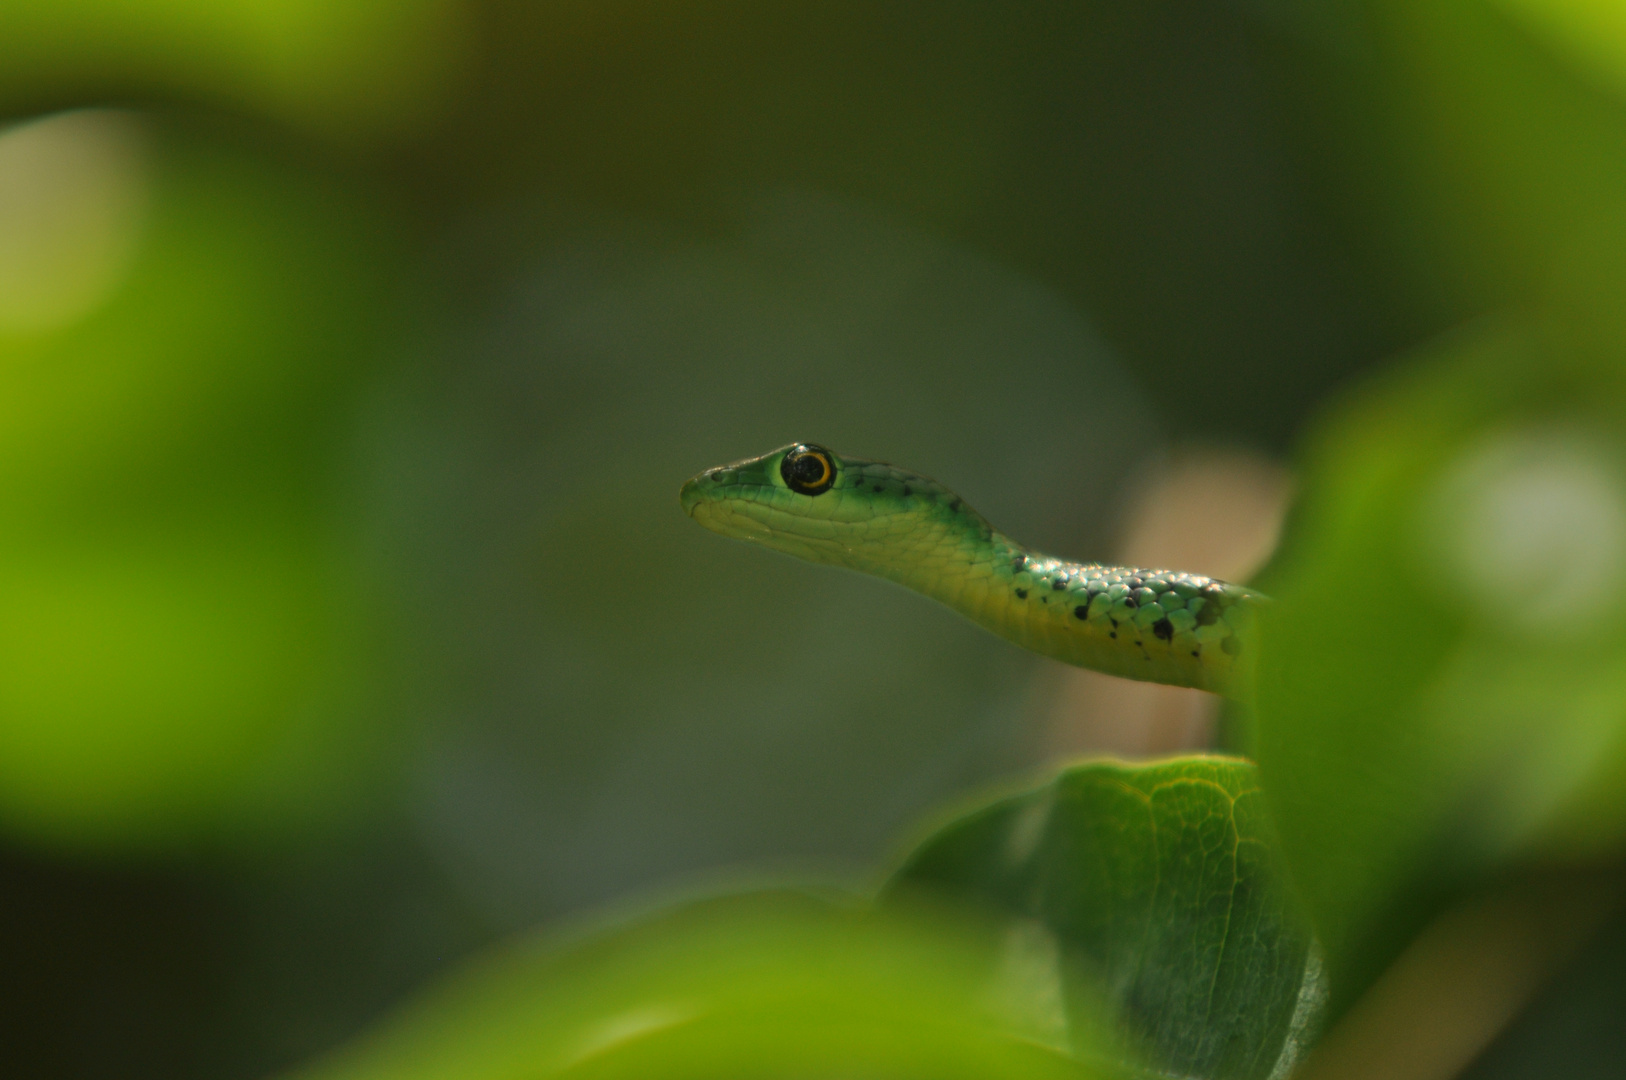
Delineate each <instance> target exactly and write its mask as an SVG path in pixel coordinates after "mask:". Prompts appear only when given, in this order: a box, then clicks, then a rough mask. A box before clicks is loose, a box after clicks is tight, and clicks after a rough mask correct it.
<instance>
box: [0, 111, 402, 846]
mask: <svg viewBox="0 0 1626 1080" xmlns="http://www.w3.org/2000/svg"><path fill="white" fill-rule="evenodd" d="M0 223H12V224H17V225H18V226H19V227H18V228H17V229H14V230H9V231H7V232H6V233H5V234H4V239H0V279H4V280H12V281H16V282H25V283H28V285H29V288H27V289H22V290H18V291H14V292H13V293H12V294H10V295H9V296H8V301H7V302H6V303H3V304H0V520H4V521H5V523H6V525H5V529H4V530H3V532H0V612H3V616H0V619H3V629H0V822H3V826H4V827H5V828H6V829H8V830H10V831H12V832H13V833H22V834H26V835H29V836H31V837H33V838H35V839H39V838H42V837H43V838H49V839H50V840H51V841H52V842H55V843H63V844H79V845H90V846H108V845H112V846H123V845H136V846H145V845H152V844H157V845H163V844H169V843H174V842H189V841H190V840H193V839H195V838H196V837H198V836H199V835H200V834H207V833H209V832H211V831H213V830H216V829H218V828H220V827H221V826H222V825H223V823H225V822H226V821H233V822H235V823H236V824H239V825H243V826H245V827H247V828H250V829H252V830H255V831H261V832H267V831H269V832H275V831H277V830H279V829H281V828H283V827H285V826H287V825H289V824H290V823H291V822H293V821H295V820H299V819H307V820H308V819H312V818H316V819H320V818H321V817H323V816H324V814H326V813H327V812H328V811H329V810H330V809H331V808H332V807H333V806H336V805H338V804H340V803H342V802H343V801H344V800H343V799H342V798H341V797H340V794H341V793H342V792H347V791H353V790H358V789H360V788H363V787H365V785H363V784H360V783H359V782H358V781H359V779H360V776H361V774H362V773H365V772H366V771H369V769H368V768H360V769H359V771H358V767H359V766H360V765H361V761H362V758H361V757H360V756H358V755H357V753H356V750H357V749H359V748H360V747H361V746H362V745H364V744H366V743H367V742H368V740H369V739H370V738H371V736H370V735H366V734H365V733H366V732H367V730H368V729H369V726H370V725H369V722H368V721H367V719H366V717H368V715H369V705H368V698H369V696H370V695H372V694H374V693H375V692H376V690H377V687H376V683H375V681H374V680H373V678H372V676H371V675H370V674H369V670H368V668H369V664H368V661H369V654H370V653H371V651H372V650H373V644H372V641H371V631H370V620H371V615H370V613H369V610H368V608H369V604H368V600H367V599H366V593H367V587H366V586H365V585H364V584H363V582H362V581H361V579H360V576H359V575H358V574H357V572H356V570H355V569H354V568H353V567H352V566H350V565H349V563H350V561H351V560H352V559H353V556H352V555H350V554H348V551H349V546H348V545H349V543H350V542H349V541H347V540H346V536H347V533H348V532H349V530H350V529H351V528H352V526H350V525H349V524H347V522H346V521H345V519H344V514H343V512H342V511H340V510H338V509H337V508H336V507H335V503H336V501H337V500H336V499H335V497H334V496H335V494H336V492H335V490H334V489H335V488H336V487H337V477H338V475H339V474H340V472H341V470H342V468H343V467H342V466H341V464H340V461H341V455H342V453H343V446H344V441H343V440H344V438H345V434H344V432H345V430H346V417H347V416H348V415H349V414H350V413H351V412H352V411H353V410H354V409H355V403H356V400H357V396H358V393H359V388H360V386H361V382H362V377H363V375H364V374H365V373H366V372H368V371H369V370H371V369H372V368H373V367H374V366H375V365H376V361H377V359H378V357H379V356H380V355H381V353H382V352H383V351H384V350H385V348H386V344H385V340H386V339H385V334H386V332H387V331H386V327H385V325H384V322H385V319H387V317H388V312H389V311H390V310H391V309H392V305H393V304H394V303H395V299H394V295H393V291H392V287H391V286H390V284H389V282H390V274H389V271H388V269H387V262H388V259H389V252H390V250H391V249H390V246H389V244H388V243H387V241H386V239H385V238H386V236H387V234H386V233H385V232H384V230H383V229H382V228H380V227H379V225H378V223H377V222H376V221H375V220H374V219H373V218H372V216H371V215H370V214H368V213H367V212H365V211H364V210H363V209H362V208H361V207H359V206H358V205H357V204H356V203H355V202H353V201H351V200H349V199H347V198H345V197H344V195H343V193H342V191H341V190H340V189H339V188H338V187H336V186H332V185H326V184H324V183H322V182H321V180H320V179H317V178H315V177H312V176H310V175H309V174H304V173H302V172H300V171H299V170H294V169H290V168H287V167H286V166H282V165H279V164H277V163H275V162H274V161H267V160H265V159H264V158H263V157H261V156H259V155H257V154H254V153H252V152H250V151H248V150H247V149H246V148H244V147H242V146H234V145H232V144H231V143H229V142H221V141H213V140H210V141H204V140H199V139H197V138H195V137H192V136H189V135H188V134H187V133H185V132H184V131H180V130H176V129H173V128H170V127H168V126H166V125H163V124H161V123H155V122H152V121H150V120H148V119H145V118H142V117H139V116H136V115H133V114H129V113H122V112H112V111H96V112H79V113H69V114H63V115H59V116H55V117H51V118H47V119H44V120H40V121H36V122H34V123H32V124H30V125H25V126H23V127H20V128H14V129H12V130H10V131H6V132H0ZM358 738H359V741H358Z"/></svg>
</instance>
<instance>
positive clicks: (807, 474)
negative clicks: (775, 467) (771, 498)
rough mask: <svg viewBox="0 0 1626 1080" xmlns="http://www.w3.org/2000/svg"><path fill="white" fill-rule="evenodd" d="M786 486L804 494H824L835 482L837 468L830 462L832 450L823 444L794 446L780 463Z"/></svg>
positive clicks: (780, 470) (780, 471) (781, 474)
mask: <svg viewBox="0 0 1626 1080" xmlns="http://www.w3.org/2000/svg"><path fill="white" fill-rule="evenodd" d="M779 475H780V476H782V477H784V478H785V486H786V487H788V488H790V489H791V490H792V491H799V492H801V493H802V494H803V495H823V494H824V493H825V492H826V491H829V490H830V485H831V484H833V483H835V479H836V469H835V466H834V465H832V464H830V451H828V450H826V449H824V447H822V446H809V445H807V444H805V443H804V444H802V445H799V446H793V447H791V448H790V450H789V452H787V453H786V454H785V460H783V461H781V462H780V463H779Z"/></svg>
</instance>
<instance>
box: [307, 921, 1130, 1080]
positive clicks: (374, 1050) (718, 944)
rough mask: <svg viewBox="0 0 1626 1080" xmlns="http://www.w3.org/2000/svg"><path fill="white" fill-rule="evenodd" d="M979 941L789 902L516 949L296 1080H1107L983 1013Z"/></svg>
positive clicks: (959, 929) (947, 926)
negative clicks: (551, 1079)
mask: <svg viewBox="0 0 1626 1080" xmlns="http://www.w3.org/2000/svg"><path fill="white" fill-rule="evenodd" d="M984 929H985V928H982V927H978V926H976V925H965V924H962V923H951V922H946V921H944V920H942V919H926V918H924V917H922V916H920V915H919V914H918V913H916V914H913V915H902V914H898V913H891V914H882V915H876V914H874V913H869V912H864V911H859V910H856V909H853V908H849V907H843V906H840V905H837V904H832V903H828V902H825V901H821V900H816V899H813V898H811V897H808V896H804V895H798V894H793V893H781V892H771V893H758V894H751V895H743V896H732V897H723V898H718V899H710V900H703V901H699V902H696V903H690V904H686V905H681V906H677V907H674V908H670V909H667V910H664V911H661V912H658V913H656V914H655V915H653V916H651V917H647V918H644V919H641V920H637V921H634V922H632V923H630V924H628V925H624V926H620V927H613V928H610V929H607V930H603V931H600V932H598V933H592V934H587V935H584V936H581V937H578V938H577V939H576V940H574V941H569V940H566V941H559V940H547V941H542V942H537V943H533V944H531V945H528V946H518V947H514V948H512V949H510V950H509V951H507V952H504V953H501V954H498V955H496V956H493V957H491V958H489V959H488V960H487V961H486V962H485V963H484V964H482V965H480V966H479V967H476V968H474V969H472V970H469V971H467V972H465V973H464V974H462V975H461V976H459V977H456V978H454V979H453V980H451V981H450V983H449V984H447V985H445V986H443V987H441V988H440V989H438V990H436V991H434V992H432V993H431V994H429V995H428V996H427V997H426V998H425V999H424V1000H422V1001H421V1002H419V1003H418V1004H416V1005H414V1006H412V1007H410V1008H408V1009H407V1010H405V1011H404V1012H403V1013H402V1014H401V1015H399V1016H397V1017H395V1018H394V1019H392V1020H391V1021H389V1022H387V1023H386V1024H385V1025H384V1026H383V1027H382V1029H381V1030H379V1031H378V1032H376V1033H375V1034H373V1035H372V1036H370V1037H367V1038H365V1039H363V1040H362V1041H361V1042H359V1043H358V1044H356V1045H354V1046H352V1047H349V1048H346V1049H344V1050H341V1051H340V1052H339V1053H338V1054H336V1055H334V1056H333V1057H331V1058H330V1059H329V1060H327V1061H325V1062H322V1063H319V1064H317V1065H316V1066H314V1067H312V1068H309V1069H306V1070H302V1071H301V1072H300V1073H299V1074H298V1076H299V1080H384V1078H388V1080H414V1078H419V1077H421V1078H424V1080H508V1078H512V1080H522V1078H523V1080H538V1078H541V1077H548V1076H573V1077H606V1078H608V1077H628V1078H637V1080H658V1078H668V1077H693V1078H695V1080H701V1078H706V1080H712V1078H717V1077H729V1078H745V1077H791V1076H796V1077H813V1076H863V1077H911V1078H914V1077H918V1078H920V1080H955V1078H965V1080H973V1078H977V1080H981V1078H1004V1077H1009V1078H1012V1080H1017V1078H1032V1080H1087V1078H1089V1077H1098V1076H1103V1075H1108V1072H1107V1071H1106V1070H1102V1069H1087V1068H1085V1067H1084V1066H1081V1065H1080V1064H1079V1063H1078V1062H1076V1061H1073V1060H1071V1059H1069V1058H1067V1057H1066V1056H1064V1055H1062V1054H1059V1053H1057V1052H1055V1051H1054V1050H1051V1049H1048V1048H1045V1047H1042V1046H1037V1045H1034V1043H1032V1042H1031V1041H1029V1040H1025V1039H1021V1038H1018V1037H1014V1036H1013V1035H1012V1034H1010V1033H1009V1032H1007V1031H1005V1030H1002V1029H1001V1027H1000V1026H999V1025H998V1024H997V1023H996V1022H995V1018H994V1017H993V1016H992V1015H991V1013H990V1011H989V1010H988V1008H987V1006H986V998H987V995H986V987H985V985H984V982H983V979H982V975H983V969H982V967H981V965H980V963H979V958H980V957H981V955H982V951H981V949H980V948H979V947H978V944H979V942H980V940H981V935H982V934H983V933H984Z"/></svg>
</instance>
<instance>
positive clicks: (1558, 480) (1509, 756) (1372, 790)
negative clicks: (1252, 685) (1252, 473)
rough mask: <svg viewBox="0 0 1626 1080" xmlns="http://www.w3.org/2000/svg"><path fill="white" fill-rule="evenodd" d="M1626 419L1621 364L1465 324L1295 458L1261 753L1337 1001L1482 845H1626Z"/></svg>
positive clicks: (1577, 344) (1503, 849) (1552, 849)
mask: <svg viewBox="0 0 1626 1080" xmlns="http://www.w3.org/2000/svg"><path fill="white" fill-rule="evenodd" d="M1623 431H1626V386H1623V383H1622V379H1621V373H1620V371H1619V369H1618V364H1617V363H1614V362H1609V361H1607V359H1606V360H1605V362H1602V363H1598V362H1596V361H1595V360H1594V359H1593V357H1592V355H1591V354H1590V353H1589V350H1588V348H1587V347H1585V346H1584V345H1583V344H1582V343H1581V341H1580V339H1579V338H1578V337H1576V336H1575V335H1573V334H1570V333H1564V334H1559V333H1556V332H1553V331H1551V330H1543V329H1541V328H1537V327H1526V328H1502V329H1482V330H1480V331H1476V332H1474V333H1471V334H1464V335H1462V336H1461V337H1460V338H1458V339H1457V340H1455V341H1453V342H1450V343H1446V344H1443V345H1440V346H1438V347H1436V348H1435V349H1434V350H1431V352H1430V353H1428V354H1425V355H1423V356H1419V357H1414V358H1413V359H1412V361H1411V363H1410V364H1409V366H1408V367H1407V368H1406V369H1405V370H1404V371H1402V372H1401V373H1399V374H1398V375H1396V376H1394V377H1391V378H1389V379H1386V380H1383V381H1381V382H1378V383H1377V384H1375V385H1373V386H1370V387H1368V388H1367V389H1366V391H1365V392H1364V393H1362V394H1360V395H1359V396H1357V397H1355V398H1354V399H1353V400H1351V401H1349V402H1348V403H1346V405H1345V407H1344V408H1343V409H1342V410H1341V412H1339V413H1338V414H1337V415H1336V416H1334V417H1332V418H1331V419H1330V420H1329V421H1328V422H1327V423H1326V424H1324V425H1323V426H1322V428H1321V430H1320V431H1319V433H1318V436H1317V438H1316V440H1315V442H1314V444H1313V445H1312V447H1311V449H1310V451H1309V453H1308V454H1307V455H1306V462H1305V469H1304V488H1303V490H1304V493H1305V495H1304V499H1303V501H1302V504H1301V506H1300V508H1299V510H1298V512H1297V516H1296V518H1295V520H1294V522H1293V523H1292V524H1291V526H1290V529H1289V533H1288V537H1287V540H1286V542H1285V543H1284V546H1283V549H1282V554H1281V556H1280V558H1279V561H1278V563H1277V565H1276V566H1275V567H1274V568H1273V570H1272V572H1271V573H1270V575H1269V576H1268V578H1267V579H1266V580H1264V581H1263V582H1262V583H1261V584H1262V586H1263V587H1264V588H1265V589H1266V590H1267V591H1269V592H1271V593H1272V594H1273V595H1274V596H1275V598H1276V603H1275V604H1274V605H1273V606H1272V607H1271V609H1270V610H1269V611H1268V612H1267V613H1266V617H1265V621H1264V623H1263V626H1262V630H1263V641H1262V648H1261V650H1260V654H1259V655H1260V662H1259V669H1258V702H1257V735H1256V751H1257V754H1258V758H1259V762H1260V768H1261V773H1262V776H1263V778H1264V786H1265V790H1266V791H1267V793H1268V795H1269V798H1270V801H1271V805H1272V810H1273V816H1274V818H1275V820H1276V821H1277V822H1278V823H1279V825H1280V828H1281V831H1282V836H1283V844H1284V848H1285V851H1286V854H1287V856H1288V860H1289V864H1290V866H1291V868H1292V871H1293V874H1294V878H1295V880H1296V882H1297V884H1298V886H1299V887H1300V889H1301V891H1302V893H1303V895H1304V896H1305V898H1306V900H1307V901H1308V903H1309V905H1310V907H1311V909H1312V914H1313V917H1314V918H1315V921H1316V925H1317V930H1318V933H1319V934H1320V935H1321V936H1322V939H1323V941H1324V943H1325V945H1326V946H1327V949H1328V956H1329V965H1330V971H1331V974H1332V985H1333V987H1334V989H1335V991H1336V993H1337V995H1338V998H1339V999H1340V1000H1345V999H1347V996H1348V995H1352V994H1354V993H1356V992H1358V991H1359V990H1360V988H1361V987H1362V986H1363V985H1365V983H1366V982H1367V981H1368V980H1369V979H1370V978H1371V977H1372V976H1373V975H1375V973H1376V972H1377V971H1379V970H1381V968H1382V967H1383V966H1384V965H1385V964H1386V963H1387V961H1388V960H1389V959H1391V958H1392V957H1393V956H1394V955H1395V953H1396V951H1397V950H1398V949H1399V948H1400V947H1401V945H1402V944H1403V943H1404V941H1405V940H1406V939H1407V937H1408V936H1409V934H1410V933H1411V932H1412V931H1413V930H1414V929H1415V928H1416V927H1417V926H1419V925H1420V924H1421V922H1422V921H1423V920H1424V919H1426V918H1427V917H1428V916H1429V915H1430V914H1431V913H1432V912H1433V911H1434V910H1436V909H1437V906H1438V904H1439V903H1440V902H1442V901H1443V900H1444V899H1445V898H1446V897H1447V896H1449V895H1450V894H1451V893H1452V892H1453V891H1454V890H1456V889H1459V888H1461V887H1465V886H1466V885H1468V884H1470V883H1471V882H1473V881H1474V880H1475V879H1476V878H1478V877H1480V876H1482V875H1484V874H1486V873H1488V872H1490V871H1491V870H1493V869H1494V868H1496V867H1497V866H1499V865H1503V864H1505V863H1506V862H1507V861H1509V860H1516V859H1520V858H1525V857H1540V858H1545V859H1551V858H1555V857H1556V858H1571V857H1581V858H1590V857H1594V856H1599V855H1605V854H1609V853H1612V852H1616V851H1618V850H1619V848H1620V845H1621V844H1622V843H1623V842H1626V795H1623V792H1626V787H1623V786H1622V784H1621V782H1620V780H1621V777H1622V776H1623V775H1626V445H1623V442H1622V435H1621V433H1622V432H1623Z"/></svg>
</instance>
